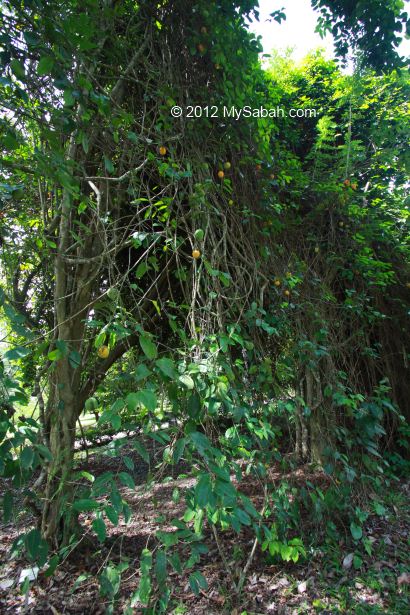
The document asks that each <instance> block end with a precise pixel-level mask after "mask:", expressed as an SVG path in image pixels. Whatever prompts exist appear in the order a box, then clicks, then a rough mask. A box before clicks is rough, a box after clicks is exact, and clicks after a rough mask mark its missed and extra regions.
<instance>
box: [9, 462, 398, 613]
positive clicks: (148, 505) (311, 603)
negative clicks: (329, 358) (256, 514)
mask: <svg viewBox="0 0 410 615" xmlns="http://www.w3.org/2000/svg"><path fill="white" fill-rule="evenodd" d="M126 454H128V455H129V456H131V457H133V459H134V461H135V465H136V468H138V471H137V472H136V473H135V479H136V483H137V488H136V490H135V491H132V490H130V489H126V488H124V489H123V490H122V491H123V495H124V498H125V499H126V500H127V501H128V503H129V505H130V507H131V508H132V511H133V516H132V519H131V521H130V522H129V523H128V525H126V524H125V522H124V520H123V518H121V520H120V523H119V525H118V526H117V527H114V526H113V525H111V524H110V522H108V521H107V530H108V539H107V541H106V542H105V543H104V545H103V546H102V547H101V546H99V545H98V543H97V540H96V538H95V535H94V533H93V531H92V529H91V521H92V513H90V514H87V515H82V516H81V523H82V526H83V528H84V536H83V540H82V544H81V545H80V548H78V549H77V550H76V551H75V552H74V554H72V555H71V556H70V557H68V558H67V559H66V561H65V562H64V563H63V564H62V565H61V566H60V567H59V568H58V569H57V571H56V573H55V574H54V576H52V577H51V578H49V579H47V578H45V577H44V575H43V574H42V573H41V571H40V574H39V575H38V579H37V581H35V582H34V583H33V584H32V586H31V589H30V591H29V592H28V594H27V595H26V596H22V595H21V593H20V592H19V584H18V579H19V576H20V572H21V570H22V569H23V568H27V567H29V564H28V563H27V561H25V560H24V559H22V558H15V559H13V560H9V559H8V551H9V549H10V546H11V544H12V542H13V541H14V540H15V538H16V536H17V535H18V532H19V531H22V530H26V529H27V528H28V527H30V524H31V522H32V520H31V519H30V517H29V516H28V515H27V513H22V514H20V515H19V517H18V519H17V523H18V529H17V528H16V527H15V525H14V524H13V525H12V524H8V525H7V526H3V527H1V528H0V536H1V546H0V556H1V561H2V562H4V563H3V564H2V566H1V568H0V605H1V606H0V612H1V613H16V614H18V613H25V612H26V613H44V614H47V615H48V614H50V615H59V614H60V613H61V614H62V613H64V614H73V615H74V614H85V613H87V614H90V615H91V614H95V615H99V614H102V613H104V612H105V609H106V605H107V602H106V601H105V600H104V599H103V598H101V597H100V596H99V584H98V581H97V577H98V575H99V574H100V572H101V570H102V568H103V567H104V565H105V564H106V563H107V562H109V561H111V562H114V563H118V562H119V561H120V560H121V559H123V558H124V557H128V558H129V567H128V569H127V570H126V571H125V572H124V573H123V575H122V582H121V590H120V595H119V597H118V600H117V602H116V605H115V608H114V613H123V612H124V608H125V606H126V605H127V604H128V603H129V599H130V596H131V595H132V593H133V592H134V591H135V589H136V588H137V586H138V581H139V556H140V553H141V551H142V549H143V548H144V547H147V546H148V547H149V548H150V547H151V548H152V547H153V546H154V545H155V540H156V539H155V532H156V531H157V530H158V529H162V530H163V529H172V526H171V525H169V526H168V527H166V526H165V528H164V526H163V525H162V524H161V525H160V524H159V522H158V517H159V515H164V516H165V518H166V520H167V521H170V520H171V519H173V518H175V517H178V516H180V515H181V513H182V512H183V510H184V498H183V491H184V489H186V488H187V487H188V486H190V485H191V484H193V482H194V479H192V478H190V477H189V476H187V475H183V476H182V477H179V478H178V477H177V476H178V473H179V472H182V471H184V470H185V471H186V470H187V468H186V467H185V468H184V467H183V466H181V467H179V468H177V469H176V470H174V476H175V478H173V479H172V480H170V481H169V482H166V483H162V484H161V483H160V484H155V485H154V486H153V487H152V488H150V489H149V490H147V489H146V488H145V479H146V474H147V466H146V465H145V464H144V463H143V462H141V459H140V458H139V457H138V456H137V455H136V454H133V453H132V452H129V451H127V453H126ZM119 464H121V461H120V459H119V458H118V457H107V456H105V455H104V454H103V451H102V450H101V451H97V453H95V454H93V455H92V456H91V457H90V466H89V468H88V469H89V471H90V472H91V473H93V474H95V475H98V474H100V473H101V472H103V471H107V470H115V471H117V470H120V471H121V470H126V468H125V467H120V468H119ZM137 464H138V465H137ZM278 476H279V474H277V475H276V476H272V478H273V479H275V478H278ZM282 478H283V477H282ZM291 478H292V480H295V481H296V482H297V483H303V482H305V481H306V480H310V481H312V482H315V483H316V484H318V483H323V482H326V481H327V480H328V479H327V478H326V477H324V476H323V475H314V474H312V473H309V472H308V470H307V468H304V469H300V470H299V471H298V472H296V473H294V474H292V477H291ZM176 487H178V488H179V489H180V490H181V500H180V502H179V503H178V504H175V503H174V502H173V500H172V492H173V490H174V489H175V488H176ZM243 490H244V491H245V492H246V493H247V494H248V495H250V496H251V497H252V500H253V503H254V505H255V507H256V508H257V509H259V508H260V506H261V501H262V496H261V493H260V488H259V487H258V485H257V484H255V483H254V482H252V481H251V480H249V481H248V482H247V484H246V485H244V489H243ZM309 523H311V521H309V520H307V521H306V524H307V526H306V527H304V530H303V531H304V532H305V534H306V531H309V528H308V526H309ZM368 533H369V535H371V536H373V537H374V540H375V541H380V540H384V542H386V540H385V538H384V537H385V536H386V535H388V536H390V538H389V541H390V543H391V545H392V548H391V552H392V554H393V555H392V557H387V559H386V560H384V561H383V560H382V561H381V562H380V561H376V562H372V564H371V565H376V566H377V565H378V566H379V567H380V568H388V567H389V566H390V568H391V569H393V570H394V571H395V572H397V575H398V574H399V572H400V571H402V566H401V565H402V561H401V560H400V558H398V557H397V549H396V548H395V546H396V544H397V543H398V542H400V541H403V540H408V539H409V528H408V526H406V523H405V520H402V519H400V515H399V514H398V515H397V527H395V529H394V531H392V526H391V523H388V522H387V521H383V519H381V518H380V517H377V518H376V520H375V521H374V522H373V521H369V530H368ZM89 539H90V540H89ZM389 541H387V542H389ZM204 542H205V543H206V544H207V545H208V547H209V552H208V553H207V554H206V555H203V556H202V558H201V564H200V569H201V571H202V572H203V574H204V576H205V577H206V579H207V581H208V585H209V587H208V589H207V590H206V591H202V592H201V594H200V595H199V597H195V595H194V594H193V593H192V591H191V588H190V586H189V584H188V576H189V573H187V574H186V575H185V576H184V575H183V576H180V575H177V574H176V573H175V572H172V573H171V574H170V587H171V589H172V597H173V604H174V605H175V604H178V603H180V604H183V605H185V610H180V611H177V612H179V613H187V614H189V615H191V614H192V615H200V614H205V613H206V614H207V615H213V614H217V613H232V614H236V615H239V614H240V613H242V612H243V611H245V610H246V612H247V615H251V614H252V615H253V614H258V615H259V614H264V613H278V614H282V615H293V614H295V615H296V614H297V613H313V612H322V613H342V612H352V613H356V609H353V610H352V611H350V610H343V609H342V610H339V609H337V610H333V609H332V608H331V603H332V600H331V599H330V597H329V595H326V590H324V589H323V581H324V580H325V581H326V582H327V583H328V585H329V586H330V587H336V586H337V583H342V585H343V583H346V579H348V578H349V575H350V576H351V575H352V574H354V573H353V572H352V571H351V570H347V571H344V572H342V574H339V575H338V574H337V572H335V569H334V568H328V566H329V564H328V563H326V565H324V562H323V557H324V554H323V552H322V551H320V550H316V551H314V552H312V553H310V554H309V556H308V558H307V560H305V561H303V562H299V563H298V564H293V563H289V564H285V563H282V562H281V563H275V564H270V563H269V562H268V561H267V559H266V555H265V554H263V553H262V552H261V551H260V549H259V548H258V550H257V552H256V556H255V559H254V561H253V563H252V566H251V568H250V570H249V574H248V577H247V581H246V583H245V586H244V591H243V595H242V598H241V599H240V601H239V603H238V601H237V600H236V599H235V596H234V592H233V590H232V583H231V581H230V576H229V573H232V571H234V570H235V569H239V567H240V565H241V563H242V566H243V562H244V560H245V559H246V557H244V556H246V555H247V554H248V553H249V552H250V549H251V546H252V537H251V535H250V533H246V532H241V534H240V535H239V536H238V535H235V534H233V533H226V534H225V535H224V536H223V548H224V550H225V554H226V558H227V560H228V567H229V571H227V570H225V568H224V565H223V564H222V561H221V558H220V556H219V553H218V550H217V549H216V546H215V543H214V539H213V536H211V534H210V532H208V533H207V534H206V535H205V539H204ZM340 548H341V552H342V557H343V555H346V553H348V552H349V551H348V550H346V549H348V547H346V548H345V550H344V551H343V544H341V545H340ZM387 552H389V549H387ZM395 555H396V559H395ZM337 557H338V558H339V564H340V556H337ZM369 565H370V564H369ZM335 567H336V569H337V564H335ZM339 568H340V566H339ZM80 575H87V576H86V578H85V580H84V581H82V582H81V583H76V580H77V579H78V578H79V576H80ZM343 575H344V578H343ZM356 585H357V587H356V586H355V590H354V591H356V594H357V596H358V598H357V600H359V599H360V600H361V601H362V602H363V600H364V602H365V603H366V604H367V605H368V606H369V607H370V608H372V607H371V605H372V604H373V605H374V609H375V610H373V611H372V610H364V611H357V612H358V613H361V612H363V613H373V612H374V613H383V612H386V613H390V611H389V609H388V606H387V605H388V604H389V601H388V595H387V596H386V599H384V597H383V595H381V594H380V592H379V593H377V592H375V591H373V590H369V588H368V587H366V586H361V584H360V583H356ZM404 585H406V584H404ZM404 585H403V586H404ZM400 591H402V587H400ZM360 596H362V597H361V598H360ZM363 596H364V598H363ZM319 603H321V604H322V606H323V608H320V609H319V608H318V607H317V605H318V604H319ZM315 605H316V606H315ZM326 605H328V608H329V610H327V608H326ZM169 612H170V613H171V612H173V611H172V609H170V611H169ZM400 612H401V611H400ZM133 613H135V614H139V613H141V610H138V609H135V610H134V611H133ZM391 613H393V611H391ZM403 613H404V611H403Z"/></svg>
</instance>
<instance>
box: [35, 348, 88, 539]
mask: <svg viewBox="0 0 410 615" xmlns="http://www.w3.org/2000/svg"><path fill="white" fill-rule="evenodd" d="M72 372H73V370H72V368H71V367H70V365H69V362H68V360H67V358H66V357H64V358H62V359H60V361H58V362H57V365H56V369H55V371H54V372H53V373H52V375H51V387H50V388H51V389H52V390H51V391H50V393H51V395H50V400H49V404H48V406H47V417H46V421H47V430H48V437H49V442H50V452H51V454H52V460H51V461H50V464H49V466H48V471H47V484H46V490H45V501H44V506H43V511H42V519H41V532H42V535H43V537H44V538H45V539H46V540H47V541H48V542H50V543H51V544H54V546H58V545H61V544H67V542H68V541H69V539H70V537H71V535H72V533H73V532H74V530H75V525H76V518H75V515H73V514H72V511H71V503H72V499H73V489H72V485H71V483H70V476H71V472H72V468H73V461H74V442H75V426H76V420H77V416H78V412H79V408H78V404H77V402H76V391H75V390H74V388H73V374H72ZM75 380H76V379H75Z"/></svg>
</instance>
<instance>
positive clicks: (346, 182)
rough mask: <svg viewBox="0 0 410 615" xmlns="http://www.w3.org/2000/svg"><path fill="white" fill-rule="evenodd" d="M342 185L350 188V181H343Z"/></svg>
mask: <svg viewBox="0 0 410 615" xmlns="http://www.w3.org/2000/svg"><path fill="white" fill-rule="evenodd" d="M343 185H344V186H346V187H348V186H350V179H345V180H344V182H343Z"/></svg>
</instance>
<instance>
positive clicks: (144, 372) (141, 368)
mask: <svg viewBox="0 0 410 615" xmlns="http://www.w3.org/2000/svg"><path fill="white" fill-rule="evenodd" d="M151 374H152V372H151V371H150V370H149V369H148V367H147V366H146V365H145V363H140V364H139V365H138V367H137V369H136V370H135V380H136V381H137V382H139V381H140V380H145V378H148V376H150V375H151Z"/></svg>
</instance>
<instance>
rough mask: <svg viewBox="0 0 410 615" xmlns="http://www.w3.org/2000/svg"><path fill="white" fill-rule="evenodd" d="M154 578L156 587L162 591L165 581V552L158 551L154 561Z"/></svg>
mask: <svg viewBox="0 0 410 615" xmlns="http://www.w3.org/2000/svg"><path fill="white" fill-rule="evenodd" d="M155 576H156V577H157V581H158V585H159V586H160V588H161V589H162V587H163V585H164V584H165V581H166V579H167V556H166V555H165V551H163V550H162V549H158V551H157V557H156V559H155Z"/></svg>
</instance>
